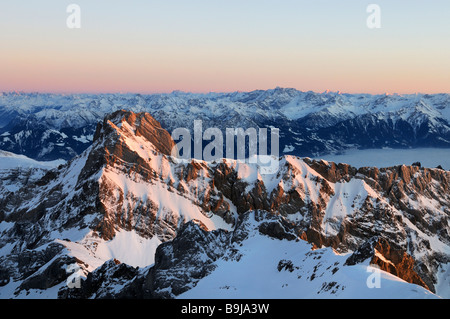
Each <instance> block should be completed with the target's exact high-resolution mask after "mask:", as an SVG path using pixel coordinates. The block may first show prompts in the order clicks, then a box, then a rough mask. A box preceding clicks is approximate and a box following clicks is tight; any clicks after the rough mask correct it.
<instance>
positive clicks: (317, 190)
mask: <svg viewBox="0 0 450 319" xmlns="http://www.w3.org/2000/svg"><path fill="white" fill-rule="evenodd" d="M141 126H142V127H141ZM173 145H174V142H173V140H172V139H171V136H170V134H169V133H168V132H167V131H165V130H162V128H161V125H159V123H158V122H156V121H155V120H154V119H153V118H152V117H151V115H149V114H147V113H137V114H136V113H134V112H131V111H123V110H122V111H117V112H115V113H113V114H111V115H107V116H106V117H105V119H104V121H103V122H102V124H99V125H98V126H97V130H96V133H95V139H94V141H93V143H92V145H91V146H90V147H89V148H88V149H87V150H86V151H84V153H82V154H81V155H79V156H77V157H76V158H74V159H73V160H71V161H69V162H68V163H67V164H65V165H63V166H62V167H58V168H56V169H53V170H50V171H48V172H47V173H46V174H45V175H44V176H43V177H42V178H40V179H38V180H35V181H30V182H29V183H25V184H24V185H23V187H22V188H21V189H20V191H19V192H16V193H15V194H14V195H13V196H12V194H5V195H4V196H3V197H2V198H0V203H1V205H0V207H1V210H0V226H1V241H0V251H1V252H2V256H1V257H0V279H2V280H3V281H2V282H3V284H2V286H3V287H6V288H3V290H4V291H11V293H10V294H8V293H7V292H6V294H7V296H9V297H11V296H12V295H14V294H16V295H19V296H21V295H23V294H26V293H27V292H29V291H30V290H33V291H35V292H36V291H38V292H43V291H47V290H48V289H56V288H54V287H57V288H58V292H59V293H61V294H62V295H64V296H68V292H67V291H66V288H67V287H66V285H65V284H66V282H65V279H66V278H67V272H66V268H67V266H69V265H71V264H76V265H78V267H79V268H80V271H81V273H82V277H83V278H85V279H86V280H90V279H88V278H90V277H89V276H90V274H94V273H95V271H96V270H97V269H98V271H100V272H106V273H105V274H108V273H110V272H109V270H111V271H113V273H114V271H115V269H116V265H117V264H119V263H120V264H128V265H129V266H130V267H136V266H138V265H139V266H140V267H144V268H143V269H146V270H145V271H149V274H150V275H149V276H150V277H145V276H144V274H141V275H142V276H144V277H145V278H147V279H148V280H150V282H153V280H154V278H155V277H154V275H151V274H152V272H153V271H156V268H152V267H151V265H152V264H153V262H155V263H157V259H158V258H159V257H158V249H159V248H158V247H165V246H164V245H170V243H173V242H174V241H175V240H177V236H178V233H179V230H180V229H182V228H183V226H184V225H186V224H187V223H190V221H193V220H197V221H199V222H198V223H199V225H203V226H202V227H201V228H205V229H208V230H209V231H215V230H218V229H225V230H227V231H228V232H233V233H234V236H235V237H234V238H235V240H236V241H237V242H242V241H243V240H244V239H245V237H246V236H247V235H245V233H246V232H243V233H242V236H238V235H237V234H238V233H239V231H237V229H239V224H240V222H242V219H243V218H246V217H245V216H247V217H248V215H249V213H248V212H254V211H259V212H261V213H257V215H258V216H262V217H264V218H262V217H258V220H259V222H258V223H259V224H258V227H257V228H256V229H257V232H258V233H259V234H260V235H261V236H269V237H270V238H273V239H274V240H277V243H278V242H279V243H280V245H282V243H283V242H284V241H285V240H288V241H292V240H294V242H295V240H301V241H302V242H305V243H308V245H312V247H313V248H314V249H316V250H317V249H329V251H332V250H334V251H336V252H337V253H338V254H345V253H350V252H355V251H357V250H358V248H360V247H361V246H362V245H364V244H365V243H366V242H368V241H370V240H372V238H373V237H374V236H381V237H382V238H383V239H384V240H386V241H387V242H388V243H395V247H396V250H399V251H400V253H398V254H393V255H390V253H388V252H389V251H391V250H392V249H390V248H388V247H389V246H386V245H381V246H377V247H378V250H377V251H378V252H379V253H380V254H382V256H383V258H384V259H383V258H378V260H376V259H374V258H373V256H372V257H370V254H369V255H367V256H368V257H367V258H372V260H373V261H374V262H378V263H379V262H380V260H381V261H383V260H391V259H395V258H397V257H394V256H400V255H401V256H410V257H405V258H404V259H403V260H404V262H402V261H400V262H394V261H393V263H394V264H395V265H396V266H395V268H392V267H390V268H389V267H386V265H385V264H382V263H380V265H381V266H380V267H384V268H383V269H384V270H386V271H391V272H394V271H395V272H396V274H397V275H399V274H400V273H402V274H406V275H405V276H404V278H405V279H407V280H416V281H415V282H416V283H422V285H423V287H426V288H427V289H430V290H431V291H434V292H436V290H435V287H436V286H438V287H441V282H440V281H439V276H438V273H439V271H440V269H444V268H442V267H445V265H447V264H448V262H449V260H450V252H449V248H448V247H450V239H449V233H450V231H449V225H448V215H449V205H450V194H448V189H449V187H448V186H449V182H450V172H447V171H444V170H440V169H428V168H423V167H418V166H405V165H402V166H396V167H390V168H381V169H378V168H361V169H357V168H354V167H351V166H350V165H346V164H335V163H331V162H326V161H315V160H311V159H308V158H304V159H301V158H299V157H295V156H283V157H281V158H279V170H278V171H277V172H276V173H275V174H272V175H268V176H266V175H261V174H259V169H260V167H259V166H258V165H257V164H252V163H246V162H242V161H238V160H232V159H223V160H221V161H215V162H205V161H200V160H192V161H180V160H178V159H176V158H173V157H171V156H168V155H166V154H164V152H166V151H167V150H169V149H170V148H171V147H172V146H173ZM250 214H251V213H250ZM274 220H275V221H274ZM289 229H291V230H289ZM205 231H206V230H205ZM218 232H219V233H221V232H220V231H218ZM255 234H256V233H255ZM260 235H258V236H260ZM208 236H209V235H208ZM220 236H222V235H219V237H220ZM236 236H237V237H236ZM238 238H239V239H238ZM264 238H266V237H264ZM179 239H180V238H179ZM180 240H181V239H180ZM186 240H188V239H186ZM211 240H213V241H214V240H215V239H211ZM181 243H182V242H181ZM205 244H206V247H208V245H209V244H208V243H207V242H206V243H205ZM127 245H131V247H133V249H129V248H127ZM211 245H213V243H211ZM218 245H219V244H218ZM221 245H223V243H222V244H221ZM380 247H383V249H381V248H380ZM161 249H162V248H161ZM204 249H206V248H204ZM309 249H310V248H309ZM226 250H228V247H227V249H226ZM230 251H231V252H232V251H233V250H230ZM155 253H156V255H154V256H155V259H154V260H153V259H152V258H146V259H145V260H144V259H143V257H145V256H148V255H150V256H151V255H152V254H155ZM206 253H207V255H208V254H210V253H212V251H210V252H208V251H206ZM305 253H306V252H305ZM241 254H243V255H245V249H244V250H243V251H241ZM383 254H384V255H383ZM404 254H406V255H404ZM169 255H170V254H169ZM222 256H224V255H222ZM377 256H378V255H377ZM220 258H222V257H220ZM220 258H219V259H220ZM330 258H331V257H330ZM333 258H334V257H333ZM114 259H116V261H114ZM213 259H214V258H213ZM219 259H217V258H216V259H214V260H213V263H215V262H218V260H219ZM220 260H221V259H220ZM365 260H366V259H364V262H366V261H365ZM111 261H112V262H111ZM173 262H174V264H173V267H176V268H177V267H178V268H177V269H183V267H184V266H186V267H187V266H188V265H185V262H186V261H185V260H184V259H181V260H179V261H176V260H175V261H173ZM277 263H278V261H277ZM130 264H132V265H130ZM342 264H343V261H342ZM399 265H401V266H399ZM101 267H103V268H101ZM118 267H119V268H120V267H122V268H123V269H122V268H120V269H122V270H123V271H124V273H125V274H127V273H128V271H130V273H129V274H130V276H131V275H132V274H133V273H135V270H132V268H127V267H126V266H118ZM125 268H126V269H128V270H126V269H125ZM194 268H195V267H194ZM213 268H214V269H215V267H213ZM275 268H276V267H275ZM108 269H109V270H108ZM124 269H125V270H124ZM151 269H154V270H151ZM345 269H347V268H345ZM351 269H353V268H351ZM122 270H121V271H122ZM400 270H401V271H400ZM143 271H144V270H143ZM192 271H193V274H197V273H203V274H204V273H205V272H204V270H202V267H201V264H200V265H198V269H197V268H195V269H193V270H192ZM414 273H415V274H417V276H419V277H420V280H421V281H419V280H418V279H417V277H416V275H414ZM49 274H51V275H49ZM98 274H99V275H100V273H98ZM135 274H136V273H135ZM92 276H93V275H92ZM102 276H103V277H102ZM108 276H109V275H106V277H108ZM193 276H194V275H193ZM195 276H197V275H195ZM195 276H194V277H195ZM100 277H101V278H104V275H101V276H100ZM144 277H142V278H144ZM188 277H189V276H187V277H183V278H184V279H180V280H181V281H180V283H182V284H183V285H186V284H188V286H189V287H191V288H194V287H192V285H190V284H189V283H190V282H191V281H190V280H191V279H189V278H188ZM108 278H109V277H108ZM140 278H141V277H140ZM163 278H165V279H162V280H163V281H167V280H168V278H173V275H170V276H169V277H164V276H163ZM201 278H209V276H206V277H203V276H201ZM360 278H361V277H360ZM412 278H415V279H412ZM147 279H145V280H147ZM108 280H109V279H108ZM170 280H172V279H170ZM170 280H169V282H170ZM173 280H175V281H174V282H177V280H178V279H176V278H173ZM186 280H187V281H186ZM202 280H203V279H201V281H199V285H200V282H202ZM185 281H186V282H185ZM128 283H129V284H131V281H129V280H128ZM328 283H329V282H328ZM122 284H126V283H122ZM140 284H141V283H140ZM341 284H342V283H341ZM149 287H153V286H152V284H150V286H149ZM166 288H167V287H166ZM99 289H100V288H99ZM146 289H147V288H146ZM148 289H150V291H152V290H151V288H148ZM161 289H162V290H163V291H164V288H163V287H162V288H161ZM330 289H331V288H330ZM1 290H2V288H1V287H0V296H4V295H3V294H2V292H1ZM119 290H120V289H119ZM64 291H66V292H64ZM125 291H126V290H123V292H124V293H125ZM325 291H329V290H326V289H325ZM77 292H79V291H73V292H72V293H74V294H75V295H76V294H77ZM98 292H99V293H100V292H101V291H100V290H99V291H98ZM180 293H181V292H180ZM69 294H70V293H69ZM62 295H61V296H62ZM120 295H121V294H120V291H118V292H117V296H120ZM144 295H145V294H144ZM89 296H91V295H89ZM109 296H110V297H111V295H109ZM145 296H153V297H155V296H156V297H158V296H159V297H164V298H166V297H174V296H178V294H175V295H171V294H159V293H157V289H156V290H153V292H151V293H150V294H147V295H145Z"/></svg>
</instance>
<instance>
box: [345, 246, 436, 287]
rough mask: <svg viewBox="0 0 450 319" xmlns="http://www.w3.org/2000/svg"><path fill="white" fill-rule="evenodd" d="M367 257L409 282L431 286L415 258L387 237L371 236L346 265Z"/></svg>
mask: <svg viewBox="0 0 450 319" xmlns="http://www.w3.org/2000/svg"><path fill="white" fill-rule="evenodd" d="M367 259H370V264H371V265H375V266H378V267H379V269H381V270H384V271H386V272H388V273H390V274H393V275H395V276H397V277H399V278H401V279H403V280H405V281H407V282H409V283H412V284H416V285H420V286H422V287H424V288H426V289H429V287H428V286H427V285H426V284H425V282H424V281H423V280H422V278H420V276H419V275H418V274H417V272H416V271H415V270H414V269H415V261H414V259H413V258H412V257H411V256H410V255H408V254H407V253H406V252H405V251H404V250H403V249H401V248H400V247H396V246H395V244H392V243H389V242H388V241H387V240H386V239H385V238H376V237H374V238H371V239H369V240H368V241H367V242H366V243H364V244H363V245H361V246H360V247H359V248H358V250H357V251H356V252H354V253H353V254H352V255H351V256H350V257H349V258H348V259H347V261H346V263H345V264H346V265H356V264H358V263H361V262H363V261H365V260H367Z"/></svg>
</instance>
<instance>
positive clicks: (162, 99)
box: [0, 88, 450, 160]
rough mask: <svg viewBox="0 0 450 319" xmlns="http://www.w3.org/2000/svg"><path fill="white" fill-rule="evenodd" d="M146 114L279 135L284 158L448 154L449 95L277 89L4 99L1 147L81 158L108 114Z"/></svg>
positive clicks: (181, 123)
mask: <svg viewBox="0 0 450 319" xmlns="http://www.w3.org/2000/svg"><path fill="white" fill-rule="evenodd" d="M120 109H125V110H129V111H133V112H148V113H149V114H151V115H152V116H153V117H154V118H155V119H156V120H158V121H159V122H160V123H161V124H162V126H163V127H164V128H165V129H167V130H168V131H169V132H172V131H173V130H174V129H175V128H179V127H185V128H187V129H189V130H192V129H193V123H194V120H203V123H204V127H217V128H220V129H221V130H225V128H228V127H229V128H239V127H241V128H244V129H246V128H250V127H255V128H257V127H262V128H265V127H276V128H279V129H280V153H281V154H282V155H283V154H290V155H296V156H302V157H303V156H310V157H317V156H321V155H324V154H329V153H340V152H343V151H345V150H348V149H368V148H383V147H390V148H417V147H439V148H450V124H449V123H450V95H449V94H435V95H428V94H413V95H396V94H394V95H388V94H383V95H369V94H341V93H336V92H325V93H314V92H301V91H298V90H295V89H285V88H276V89H273V90H258V91H252V92H234V93H209V94H194V93H184V92H172V93H170V94H153V95H141V94H69V95H57V94H39V93H36V94H33V93H2V94H1V95H0V149H1V150H4V151H9V152H13V153H16V154H23V155H26V156H28V157H30V158H32V159H36V160H55V159H65V160H69V159H71V158H73V157H74V156H76V155H79V154H81V153H82V152H83V151H84V150H85V149H87V147H88V146H89V145H91V143H92V141H93V137H94V132H95V129H96V126H97V124H98V123H99V122H101V121H102V119H103V118H104V116H105V115H107V114H110V113H113V112H115V111H117V110H120Z"/></svg>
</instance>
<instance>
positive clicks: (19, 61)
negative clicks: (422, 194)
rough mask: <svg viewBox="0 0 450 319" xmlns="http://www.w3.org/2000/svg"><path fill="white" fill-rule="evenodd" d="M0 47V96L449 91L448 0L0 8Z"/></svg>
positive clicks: (43, 1) (56, 1)
mask: <svg viewBox="0 0 450 319" xmlns="http://www.w3.org/2000/svg"><path fill="white" fill-rule="evenodd" d="M71 3H76V4H78V5H79V6H80V7H81V29H69V28H68V27H67V25H66V19H67V17H68V16H69V14H68V13H66V7H67V6H68V5H69V4H71ZM370 3H376V4H378V5H379V6H380V7H381V10H382V11H381V29H369V28H368V27H367V25H366V20H367V17H368V16H369V13H367V12H366V8H367V6H368V5H369V4H370ZM0 45H1V49H0V91H14V90H17V91H26V92H56V93H72V92H73V93H83V92H86V93H87V92H105V93H115V92H134V93H156V92H171V91H173V90H182V91H191V92H212V91H214V92H229V91H238V90H239V91H250V90H255V89H269V88H274V87H276V86H280V87H290V88H296V89H299V90H302V91H309V90H312V91H316V92H323V91H325V90H327V89H328V90H332V91H338V90H339V91H342V92H348V93H384V92H390V93H415V92H422V93H450V1H448V0H433V1H424V0H409V1H406V0H389V1H376V0H375V1H361V0H342V1H336V0H323V1H321V0H310V1H302V0H157V1H153V0H127V1H124V0H120V1H119V0H72V1H64V0H39V1H36V0H15V1H1V3H0Z"/></svg>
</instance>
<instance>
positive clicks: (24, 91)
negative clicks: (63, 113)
mask: <svg viewBox="0 0 450 319" xmlns="http://www.w3.org/2000/svg"><path fill="white" fill-rule="evenodd" d="M277 89H281V90H295V91H298V92H301V93H315V94H332V93H334V94H338V95H371V96H376V95H385V96H391V95H398V96H402V95H442V94H450V92H435V93H429V92H404V93H400V92H379V93H368V92H343V91H340V90H336V91H334V90H329V89H325V90H323V91H315V90H301V89H298V88H293V87H280V86H276V87H275V88H268V89H252V90H234V91H233V90H230V91H185V90H180V89H174V90H171V91H128V92H125V91H116V92H114V91H31V90H10V91H0V94H1V95H3V94H51V95H165V94H167V95H169V94H175V93H181V94H199V95H208V94H232V93H251V92H256V91H274V90H277Z"/></svg>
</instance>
